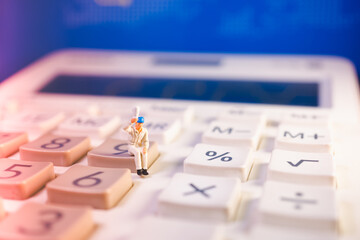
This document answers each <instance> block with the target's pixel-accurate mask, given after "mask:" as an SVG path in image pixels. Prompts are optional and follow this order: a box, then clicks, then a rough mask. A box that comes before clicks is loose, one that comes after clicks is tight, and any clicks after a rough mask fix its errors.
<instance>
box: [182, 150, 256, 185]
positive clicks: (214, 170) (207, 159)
mask: <svg viewBox="0 0 360 240" xmlns="http://www.w3.org/2000/svg"><path fill="white" fill-rule="evenodd" d="M252 163H253V159H252V158H251V149H250V148H248V147H242V148H236V147H226V146H218V145H208V144H197V145H196V146H195V148H194V150H193V151H192V153H191V154H190V155H189V156H188V157H187V158H186V159H185V161H184V172H186V173H193V174H200V175H207V176H222V177H237V178H240V179H241V181H246V179H247V177H248V175H249V171H250V168H251V165H252Z"/></svg>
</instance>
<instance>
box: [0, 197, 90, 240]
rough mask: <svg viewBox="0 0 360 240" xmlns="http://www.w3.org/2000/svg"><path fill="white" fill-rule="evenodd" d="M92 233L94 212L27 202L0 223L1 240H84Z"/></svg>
mask: <svg viewBox="0 0 360 240" xmlns="http://www.w3.org/2000/svg"><path fill="white" fill-rule="evenodd" d="M93 229H94V222H93V220H92V213H91V208H88V207H69V206H61V205H51V204H40V203H34V202H28V203H26V204H25V205H24V206H22V207H21V208H20V209H19V210H18V211H17V212H15V213H13V214H10V215H9V216H8V217H6V218H5V219H4V220H3V221H1V222H0V239H19V240H20V239H21V240H55V239H56V240H82V239H86V238H88V237H89V236H90V234H91V233H92V231H93Z"/></svg>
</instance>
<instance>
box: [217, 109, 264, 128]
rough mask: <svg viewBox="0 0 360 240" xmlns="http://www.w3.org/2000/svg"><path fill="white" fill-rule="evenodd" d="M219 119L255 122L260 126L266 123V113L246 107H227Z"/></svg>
mask: <svg viewBox="0 0 360 240" xmlns="http://www.w3.org/2000/svg"><path fill="white" fill-rule="evenodd" d="M218 119H219V120H220V121H235V122H236V121H241V122H253V123H257V124H259V125H264V124H265V123H266V116H265V114H264V112H262V111H260V110H256V109H252V108H244V107H227V108H225V109H224V110H223V111H222V112H221V113H220V114H219V117H218Z"/></svg>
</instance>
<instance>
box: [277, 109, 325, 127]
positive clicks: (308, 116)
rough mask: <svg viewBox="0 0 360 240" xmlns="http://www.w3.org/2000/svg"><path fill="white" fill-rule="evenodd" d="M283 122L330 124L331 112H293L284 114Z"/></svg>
mask: <svg viewBox="0 0 360 240" xmlns="http://www.w3.org/2000/svg"><path fill="white" fill-rule="evenodd" d="M282 122H283V123H287V124H300V125H308V126H314V125H316V126H329V124H330V114H329V113H328V112H319V111H317V112H309V111H302V112H291V113H287V114H285V115H284V118H283V119H282Z"/></svg>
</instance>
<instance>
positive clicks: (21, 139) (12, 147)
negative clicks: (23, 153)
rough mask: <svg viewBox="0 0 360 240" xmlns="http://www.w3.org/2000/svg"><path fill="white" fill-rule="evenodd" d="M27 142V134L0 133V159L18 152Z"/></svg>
mask: <svg viewBox="0 0 360 240" xmlns="http://www.w3.org/2000/svg"><path fill="white" fill-rule="evenodd" d="M27 142H28V135H27V134H26V133H25V132H19V133H10V132H0V158H2V157H8V156H10V155H11V154H13V153H15V152H17V151H18V150H19V147H20V146H21V145H23V144H25V143H27Z"/></svg>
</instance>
